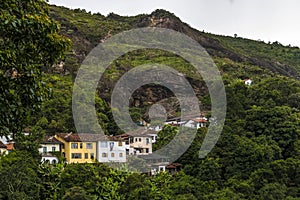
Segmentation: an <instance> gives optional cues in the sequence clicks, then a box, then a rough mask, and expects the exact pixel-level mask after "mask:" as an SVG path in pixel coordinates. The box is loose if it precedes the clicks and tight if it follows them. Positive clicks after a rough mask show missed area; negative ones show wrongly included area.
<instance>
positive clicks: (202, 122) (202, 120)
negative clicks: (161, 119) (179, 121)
mask: <svg viewBox="0 0 300 200" xmlns="http://www.w3.org/2000/svg"><path fill="white" fill-rule="evenodd" d="M207 124H208V119H207V118H206V117H197V118H194V119H190V120H188V121H187V122H186V123H185V124H183V126H184V127H189V128H196V129H199V128H201V127H206V126H207Z"/></svg>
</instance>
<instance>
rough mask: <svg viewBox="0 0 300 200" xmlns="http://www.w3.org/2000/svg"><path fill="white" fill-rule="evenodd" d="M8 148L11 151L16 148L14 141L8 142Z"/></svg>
mask: <svg viewBox="0 0 300 200" xmlns="http://www.w3.org/2000/svg"><path fill="white" fill-rule="evenodd" d="M6 148H7V150H8V151H11V150H13V149H14V143H9V144H6Z"/></svg>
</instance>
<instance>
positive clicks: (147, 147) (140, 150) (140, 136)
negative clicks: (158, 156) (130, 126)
mask: <svg viewBox="0 0 300 200" xmlns="http://www.w3.org/2000/svg"><path fill="white" fill-rule="evenodd" d="M154 132H156V131H153V130H148V129H139V130H137V131H133V132H128V133H125V134H123V135H121V136H119V137H123V138H124V139H125V141H127V144H129V147H130V148H131V149H133V154H134V155H148V154H151V153H152V139H154V138H152V136H153V135H151V134H153V133H154ZM149 134H150V135H149ZM129 151H130V150H129Z"/></svg>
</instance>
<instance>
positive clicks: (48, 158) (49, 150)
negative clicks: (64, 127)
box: [39, 136, 64, 164]
mask: <svg viewBox="0 0 300 200" xmlns="http://www.w3.org/2000/svg"><path fill="white" fill-rule="evenodd" d="M40 145H41V147H40V148H39V152H40V154H41V155H42V163H44V162H48V163H50V164H55V163H58V158H57V156H56V155H55V153H56V152H59V153H61V149H62V147H63V145H64V144H63V143H62V142H61V141H59V140H58V139H56V138H55V137H54V136H45V137H44V139H43V141H41V142H40Z"/></svg>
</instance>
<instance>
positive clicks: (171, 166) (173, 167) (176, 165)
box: [166, 163, 182, 169]
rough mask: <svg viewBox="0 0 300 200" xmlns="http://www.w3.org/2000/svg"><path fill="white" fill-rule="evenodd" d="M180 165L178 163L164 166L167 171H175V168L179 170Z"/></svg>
mask: <svg viewBox="0 0 300 200" xmlns="http://www.w3.org/2000/svg"><path fill="white" fill-rule="evenodd" d="M181 167H182V164H180V163H171V164H169V165H167V166H166V168H167V169H176V168H181Z"/></svg>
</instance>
